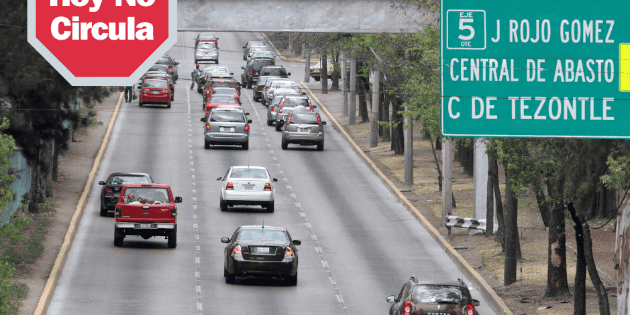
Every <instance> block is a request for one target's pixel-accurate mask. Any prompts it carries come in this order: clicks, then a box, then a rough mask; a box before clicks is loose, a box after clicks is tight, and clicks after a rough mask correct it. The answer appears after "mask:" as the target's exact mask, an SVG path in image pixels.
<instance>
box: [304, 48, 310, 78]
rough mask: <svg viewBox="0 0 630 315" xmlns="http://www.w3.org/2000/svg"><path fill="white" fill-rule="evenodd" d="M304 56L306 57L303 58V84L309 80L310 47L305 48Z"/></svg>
mask: <svg viewBox="0 0 630 315" xmlns="http://www.w3.org/2000/svg"><path fill="white" fill-rule="evenodd" d="M305 45H306V44H305ZM305 55H306V57H305V58H304V82H306V83H308V82H309V81H310V80H311V47H309V46H306V53H305Z"/></svg>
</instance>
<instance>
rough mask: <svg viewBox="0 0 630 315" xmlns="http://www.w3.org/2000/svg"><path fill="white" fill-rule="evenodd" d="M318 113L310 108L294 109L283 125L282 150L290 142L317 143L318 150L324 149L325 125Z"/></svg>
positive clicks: (300, 143)
mask: <svg viewBox="0 0 630 315" xmlns="http://www.w3.org/2000/svg"><path fill="white" fill-rule="evenodd" d="M325 124H326V122H325V121H322V119H321V117H319V114H318V113H315V112H311V111H308V110H301V111H299V110H297V109H296V110H294V111H292V112H291V114H289V117H288V118H287V122H286V124H284V126H282V150H286V149H287V148H288V146H289V143H296V144H299V145H317V150H318V151H323V150H324V125H325Z"/></svg>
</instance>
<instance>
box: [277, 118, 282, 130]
mask: <svg viewBox="0 0 630 315" xmlns="http://www.w3.org/2000/svg"><path fill="white" fill-rule="evenodd" d="M281 127H282V126H280V124H279V123H278V121H277V120H276V131H280V128H281Z"/></svg>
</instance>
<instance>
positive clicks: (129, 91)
mask: <svg viewBox="0 0 630 315" xmlns="http://www.w3.org/2000/svg"><path fill="white" fill-rule="evenodd" d="M132 100H133V85H132V86H125V102H127V103H131V101H132Z"/></svg>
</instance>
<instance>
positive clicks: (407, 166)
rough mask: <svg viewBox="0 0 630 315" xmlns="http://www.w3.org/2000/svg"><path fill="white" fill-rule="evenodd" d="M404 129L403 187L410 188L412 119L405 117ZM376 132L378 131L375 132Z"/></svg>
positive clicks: (411, 173)
mask: <svg viewBox="0 0 630 315" xmlns="http://www.w3.org/2000/svg"><path fill="white" fill-rule="evenodd" d="M408 110H409V107H406V106H405V112H408ZM404 123H405V127H407V129H405V133H404V137H405V140H404V141H405V144H404V150H405V166H404V168H405V170H404V172H405V185H406V186H411V185H413V117H411V116H405V119H404ZM377 132H378V130H377Z"/></svg>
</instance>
